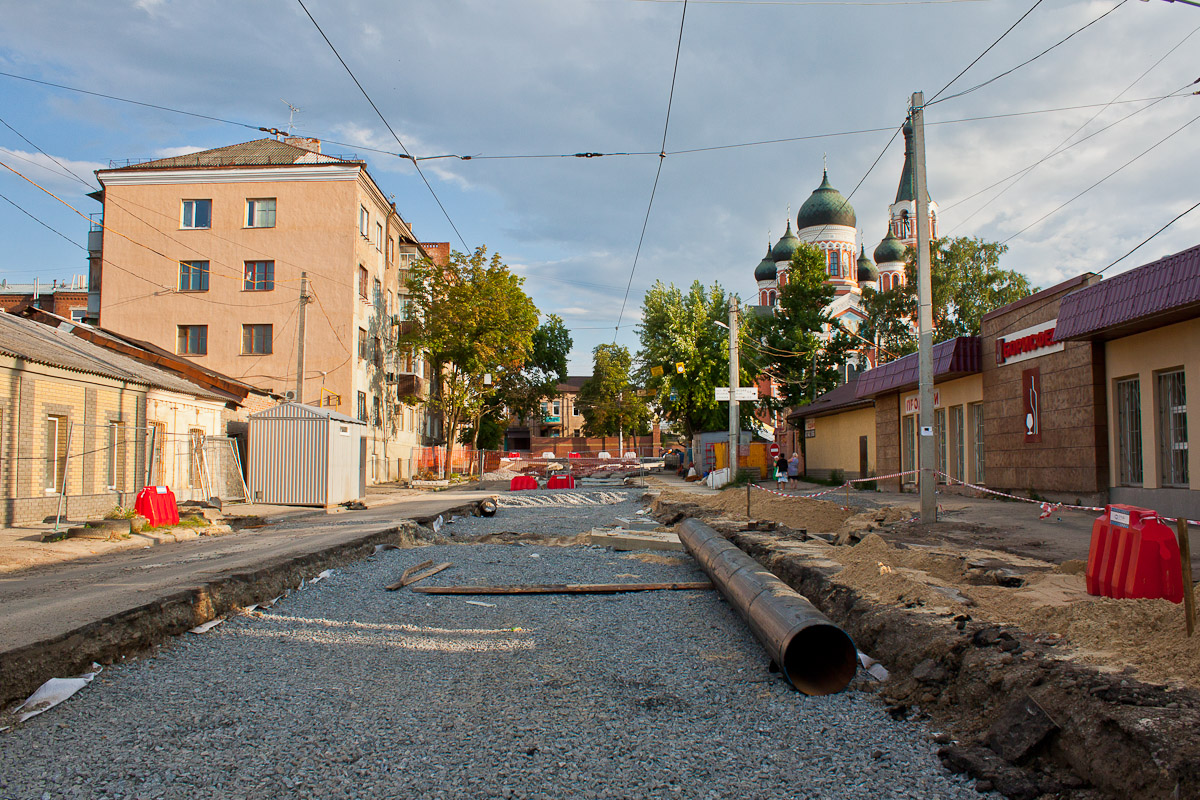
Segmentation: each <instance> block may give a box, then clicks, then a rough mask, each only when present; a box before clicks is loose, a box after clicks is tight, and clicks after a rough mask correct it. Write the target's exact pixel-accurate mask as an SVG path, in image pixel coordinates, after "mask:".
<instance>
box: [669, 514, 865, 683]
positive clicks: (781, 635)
mask: <svg viewBox="0 0 1200 800" xmlns="http://www.w3.org/2000/svg"><path fill="white" fill-rule="evenodd" d="M679 539H680V541H682V542H683V544H684V546H685V547H686V548H687V549H688V552H689V553H691V554H692V557H693V558H695V559H696V561H697V562H698V563H699V564H700V567H701V568H702V569H703V570H704V571H705V572H706V573H708V577H710V578H712V582H713V584H714V585H716V587H717V589H718V590H719V591H720V592H721V594H722V595H724V597H725V599H726V600H728V601H729V603H730V604H731V605H732V606H733V607H734V608H736V609H737V610H738V613H739V614H741V615H742V617H743V618H744V619H745V620H746V622H747V623H748V624H749V625H750V630H751V631H753V632H754V635H755V636H756V637H757V638H758V640H759V641H760V642H762V645H763V647H764V648H766V651H767V654H768V655H770V657H771V659H772V660H773V661H774V662H775V664H776V665H777V666H778V667H779V669H780V670H781V671H782V672H783V675H784V677H786V678H787V679H788V681H789V682H790V683H791V684H792V685H793V686H795V687H796V688H797V689H799V690H800V691H802V692H804V693H805V694H809V695H823V694H834V693H835V692H840V691H841V690H842V689H845V688H846V686H847V685H848V684H849V683H850V681H851V680H853V678H854V674H855V672H857V670H858V649H857V648H856V647H855V646H854V642H853V641H852V640H851V639H850V637H849V636H848V635H847V634H846V632H845V631H843V630H842V629H841V628H839V627H838V626H837V625H834V624H833V623H832V622H830V621H829V618H828V617H826V616H825V615H824V614H822V613H821V612H820V611H818V610H817V609H816V608H815V607H814V606H813V604H812V603H810V602H809V601H808V600H807V599H806V598H804V597H803V596H802V595H800V594H798V593H796V592H795V591H793V590H792V589H791V587H789V586H788V585H787V584H785V583H784V582H783V581H781V580H779V579H778V578H776V577H775V576H774V575H772V574H771V573H770V572H769V571H767V570H766V569H764V568H763V567H762V566H761V565H760V564H759V563H758V562H757V561H755V560H754V559H752V558H751V557H750V556H748V555H746V554H745V553H743V552H742V551H741V550H739V549H738V548H737V547H736V546H734V545H733V544H731V543H730V542H728V541H727V540H726V539H725V538H724V537H722V536H721V535H720V534H719V533H717V532H716V531H714V530H713V529H712V528H710V527H709V526H707V525H705V524H704V523H703V522H700V521H699V520H695V519H686V520H684V521H683V522H682V523H681V524H680V525H679Z"/></svg>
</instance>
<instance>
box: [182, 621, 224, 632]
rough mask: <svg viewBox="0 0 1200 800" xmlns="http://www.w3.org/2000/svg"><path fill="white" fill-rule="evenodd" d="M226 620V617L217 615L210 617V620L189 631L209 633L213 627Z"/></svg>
mask: <svg viewBox="0 0 1200 800" xmlns="http://www.w3.org/2000/svg"><path fill="white" fill-rule="evenodd" d="M224 621H225V618H224V617H217V618H216V619H210V620H209V621H208V622H206V623H204V624H203V625H197V626H196V627H194V628H192V629H191V630H190V631H188V633H208V632H209V631H211V630H212V629H213V628H215V627H217V626H218V625H220V624H221V623H222V622H224Z"/></svg>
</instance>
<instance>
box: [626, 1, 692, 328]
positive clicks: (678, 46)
mask: <svg viewBox="0 0 1200 800" xmlns="http://www.w3.org/2000/svg"><path fill="white" fill-rule="evenodd" d="M685 22H687V0H683V13H682V14H681V15H680V18H679V39H678V40H677V41H676V43H675V65H674V67H672V69H671V91H670V92H669V93H668V94H667V115H666V119H665V120H664V121H663V135H662V146H661V147H660V149H659V154H658V169H656V170H655V172H654V185H653V186H652V187H651V188H650V202H649V203H647V204H646V216H645V217H644V218H643V219H642V233H641V235H640V236H638V243H637V250H636V251H634V254H633V266H632V267H631V268H630V270H629V281H628V282H627V283H626V284H625V296H624V297H623V298H622V299H621V311H620V313H619V314H617V324H616V327H615V328H614V329H613V343H614V344H615V343H616V341H617V336H618V334H620V332H621V322H622V321H623V320H624V319H625V305H626V303H628V302H629V290H630V289H631V288H632V287H633V276H634V274H635V273H636V272H637V265H638V258H639V257H640V256H641V254H642V244H643V242H645V240H646V228H647V226H648V225H649V224H650V210H651V209H652V208H654V195H655V193H656V192H657V191H658V179H659V178H660V177H661V176H662V168H663V162H664V161H666V158H667V131H668V130H669V129H670V126H671V106H672V105H673V104H674V102H675V79H676V77H677V76H678V75H679V53H680V51H681V50H682V49H683V26H684V23H685Z"/></svg>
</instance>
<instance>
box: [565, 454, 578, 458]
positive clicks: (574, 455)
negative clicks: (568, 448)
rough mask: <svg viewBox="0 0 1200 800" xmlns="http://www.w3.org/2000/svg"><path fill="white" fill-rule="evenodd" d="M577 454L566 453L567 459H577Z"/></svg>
mask: <svg viewBox="0 0 1200 800" xmlns="http://www.w3.org/2000/svg"><path fill="white" fill-rule="evenodd" d="M579 457H580V456H579V453H567V458H579Z"/></svg>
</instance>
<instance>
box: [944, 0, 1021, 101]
mask: <svg viewBox="0 0 1200 800" xmlns="http://www.w3.org/2000/svg"><path fill="white" fill-rule="evenodd" d="M1041 4H1042V0H1037V2H1035V3H1034V4H1033V5H1032V6H1030V7H1029V10H1028V11H1026V12H1025V13H1024V14H1022V15H1021V16H1020V17H1019V18H1018V19H1017V21H1016V22H1014V23H1013V24H1012V25H1009V26H1008V29H1007V30H1006V31H1004V33H1002V34H1000V38H999V39H997V40H996V41H994V42H992V43H991V44H989V45H988V46H987V47H986V48H984V50H983V52H982V53H980V54H979V55H977V56H975V58H974V60H973V61H971V63H970V64H967V65H966V66H965V67H963V69H962V72H960V73H958V74H957V75H955V76H954V77H953V78H951V79H950V82H949V83H947V84H946V85H945V86H943V87H942V88H941V89H938V90H937V94H935V95H934V96H933V97H931V98H929V99H928V100H926V101H925V105H926V106H930V105H933V103H934V102H935V101H936V100H937V99H938V97H940V96H941V94H942V92H944V91H946V90H947V89H949V88H950V87H951V86H953V85H954V83H955V81H957V80H958V79H959V78H961V77H962V76H963V75H966V74H967V70H969V69H970V68H971V67H973V66H975V65H976V64H978V63H979V59H981V58H983V57H984V56H986V55H987V54H988V53H989V52H991V50H992V48H993V47H995V46H996V45H998V44H1000V42H1001V41H1003V39H1004V37H1005V36H1008V35H1009V34H1010V33H1012V31H1013V28H1015V27H1017V26H1018V25H1020V24H1021V22H1022V21H1023V20H1024V19H1025V18H1026V17H1028V16H1029V15H1030V14H1032V13H1033V12H1034V10H1035V9H1036V8H1037V7H1038V6H1040V5H1041Z"/></svg>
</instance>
